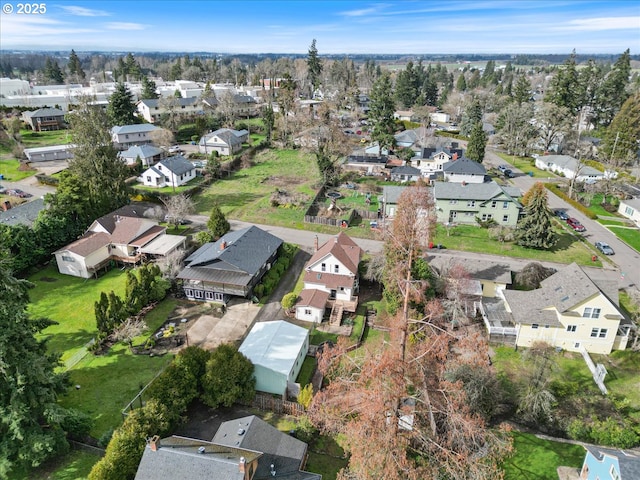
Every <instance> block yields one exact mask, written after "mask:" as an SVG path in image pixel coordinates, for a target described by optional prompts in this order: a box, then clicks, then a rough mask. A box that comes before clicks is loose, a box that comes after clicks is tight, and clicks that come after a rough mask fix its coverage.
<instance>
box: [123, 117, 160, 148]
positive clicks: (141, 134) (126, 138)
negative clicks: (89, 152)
mask: <svg viewBox="0 0 640 480" xmlns="http://www.w3.org/2000/svg"><path fill="white" fill-rule="evenodd" d="M157 130H160V129H159V128H158V127H156V126H155V125H151V124H149V123H140V124H138V125H123V126H121V127H119V126H115V127H113V128H111V141H112V142H113V146H114V147H115V148H117V149H119V150H126V149H127V148H129V147H131V146H133V145H147V144H150V143H151V142H152V138H151V135H152V134H153V132H155V131H157Z"/></svg>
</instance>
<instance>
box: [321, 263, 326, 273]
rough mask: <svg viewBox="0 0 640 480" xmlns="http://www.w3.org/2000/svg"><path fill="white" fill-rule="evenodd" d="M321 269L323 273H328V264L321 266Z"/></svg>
mask: <svg viewBox="0 0 640 480" xmlns="http://www.w3.org/2000/svg"><path fill="white" fill-rule="evenodd" d="M320 269H321V270H322V271H323V272H326V271H327V264H326V263H323V264H322V265H320Z"/></svg>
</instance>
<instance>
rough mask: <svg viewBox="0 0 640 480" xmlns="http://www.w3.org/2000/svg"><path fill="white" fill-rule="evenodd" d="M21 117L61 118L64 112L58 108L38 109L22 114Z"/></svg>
mask: <svg viewBox="0 0 640 480" xmlns="http://www.w3.org/2000/svg"><path fill="white" fill-rule="evenodd" d="M23 115H26V116H27V117H29V118H33V117H36V118H38V117H62V116H64V112H63V111H62V110H60V109H59V108H49V107H46V108H39V109H38V110H34V111H30V112H23Z"/></svg>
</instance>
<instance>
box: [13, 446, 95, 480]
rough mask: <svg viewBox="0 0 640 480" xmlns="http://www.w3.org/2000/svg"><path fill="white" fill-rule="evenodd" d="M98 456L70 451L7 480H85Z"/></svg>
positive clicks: (79, 451)
mask: <svg viewBox="0 0 640 480" xmlns="http://www.w3.org/2000/svg"><path fill="white" fill-rule="evenodd" d="M98 460H100V456H98V455H95V454H93V453H88V452H84V451H81V450H72V451H71V452H69V454H68V455H65V456H64V457H62V458H60V459H57V460H56V461H52V462H49V463H47V464H46V465H43V466H42V467H40V468H38V469H36V470H30V471H29V472H22V471H20V472H14V473H13V474H11V475H9V480H85V479H86V478H87V477H88V475H89V472H90V471H91V468H92V467H93V465H94V464H95V463H96V462H97V461H98Z"/></svg>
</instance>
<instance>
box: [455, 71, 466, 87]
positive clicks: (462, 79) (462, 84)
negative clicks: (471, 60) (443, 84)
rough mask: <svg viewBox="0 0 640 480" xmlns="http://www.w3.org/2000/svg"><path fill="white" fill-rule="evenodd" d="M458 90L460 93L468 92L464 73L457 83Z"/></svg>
mask: <svg viewBox="0 0 640 480" xmlns="http://www.w3.org/2000/svg"><path fill="white" fill-rule="evenodd" d="M456 90H457V91H459V92H464V91H466V90H467V80H466V79H465V78H464V72H462V73H461V74H460V75H459V76H458V80H457V81H456Z"/></svg>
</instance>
